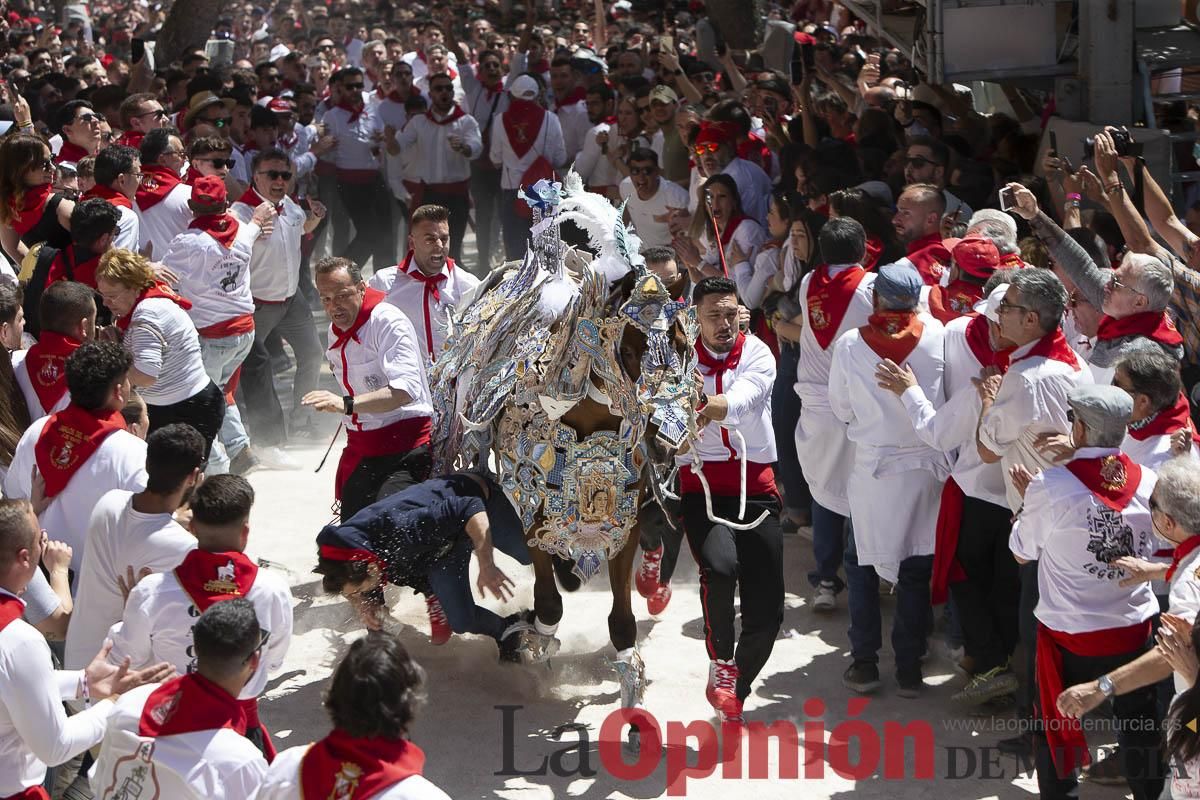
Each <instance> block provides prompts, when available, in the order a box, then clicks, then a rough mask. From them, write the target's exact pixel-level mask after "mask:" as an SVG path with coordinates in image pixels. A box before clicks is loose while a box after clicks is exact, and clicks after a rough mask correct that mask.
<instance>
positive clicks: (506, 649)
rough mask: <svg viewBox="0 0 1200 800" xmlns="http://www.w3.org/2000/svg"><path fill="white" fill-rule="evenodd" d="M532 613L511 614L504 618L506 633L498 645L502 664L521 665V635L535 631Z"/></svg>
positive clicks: (501, 636) (502, 635) (501, 635)
mask: <svg viewBox="0 0 1200 800" xmlns="http://www.w3.org/2000/svg"><path fill="white" fill-rule="evenodd" d="M532 614H533V612H532V611H528V612H521V613H517V614H510V615H508V616H507V617H505V618H504V633H502V634H500V640H499V641H498V642H496V644H497V645H498V646H499V647H500V663H501V664H520V663H521V653H520V649H521V634H522V633H524V632H525V631H529V630H533V621H532Z"/></svg>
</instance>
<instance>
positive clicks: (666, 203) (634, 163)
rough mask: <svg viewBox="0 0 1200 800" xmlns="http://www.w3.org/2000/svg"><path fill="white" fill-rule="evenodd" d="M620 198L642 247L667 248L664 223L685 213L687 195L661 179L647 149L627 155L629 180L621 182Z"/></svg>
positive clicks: (668, 235)
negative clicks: (677, 213)
mask: <svg viewBox="0 0 1200 800" xmlns="http://www.w3.org/2000/svg"><path fill="white" fill-rule="evenodd" d="M621 199H622V200H624V201H625V203H626V205H625V216H626V219H627V220H628V221H629V222H631V223H633V228H634V230H635V231H636V232H637V235H638V238H639V239H641V240H642V247H670V245H671V240H672V236H671V231H670V228H669V227H668V226H667V220H669V219H670V218H671V215H672V214H674V213H675V212H678V211H686V210H687V203H688V194H687V190H686V189H684V188H683V187H682V186H680V185H679V184H677V183H671V182H670V181H669V180H667V179H666V178H664V177H663V176H662V170H661V169H659V164H658V156H657V155H656V154H655V152H654V151H653V150H651V149H650V148H648V147H638V148H636V149H634V150H633V152H631V153H630V154H629V177H628V178H625V179H624V180H622V181H621Z"/></svg>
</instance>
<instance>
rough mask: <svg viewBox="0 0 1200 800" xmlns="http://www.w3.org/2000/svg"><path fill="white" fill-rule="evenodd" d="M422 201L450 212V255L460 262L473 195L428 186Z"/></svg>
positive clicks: (456, 261)
mask: <svg viewBox="0 0 1200 800" xmlns="http://www.w3.org/2000/svg"><path fill="white" fill-rule="evenodd" d="M421 203H422V205H424V204H427V203H432V204H433V205H439V206H445V207H446V210H447V211H449V212H450V257H451V258H453V259H454V261H455V263H458V262H459V261H461V260H462V243H463V236H465V235H466V233H467V221H468V219H469V218H470V216H471V196H470V195H469V194H463V193H456V192H439V191H437V190H435V189H430V188H429V187H428V186H426V187H425V192H424V193H423V194H422V195H421ZM377 269H378V268H377Z"/></svg>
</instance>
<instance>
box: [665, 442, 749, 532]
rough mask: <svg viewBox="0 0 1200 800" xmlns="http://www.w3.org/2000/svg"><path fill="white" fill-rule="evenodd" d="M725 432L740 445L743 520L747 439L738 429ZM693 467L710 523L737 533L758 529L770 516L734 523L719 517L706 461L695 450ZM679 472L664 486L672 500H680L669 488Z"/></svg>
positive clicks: (739, 512) (674, 471)
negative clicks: (705, 474)
mask: <svg viewBox="0 0 1200 800" xmlns="http://www.w3.org/2000/svg"><path fill="white" fill-rule="evenodd" d="M722 427H724V426H722ZM725 430H727V431H729V432H730V433H731V434H732V435H733V436H735V437H736V438H737V443H738V447H737V452H738V462H739V466H740V467H741V492H740V493H739V495H738V518H739V519H741V518H743V517H745V516H746V439H745V437H744V436H742V433H741V431H739V430H737V429H736V428H725ZM691 466H692V471H693V472H694V473H696V477H697V478H699V479H700V486H701V487H702V488H703V489H704V510H705V513H706V514H707V515H708V521H709V522H715V523H717V524H719V525H724V526H726V527H727V528H730V529H731V530H735V531H749V530H754V529H755V528H757V527H758V526H759V525H760V524H762V521H763V520H764V519H766V518H767V517H768V516H770V514H771V512H770V511H764V512H762V513H761V514H760V515H759V517H758V519H756V520H754V521H753V522H733V521H731V520H727V519H722V518H721V517H718V516H717V515H716V514H714V513H713V507H712V489H711V488H709V485H708V478H706V477H704V461H703V460H702V459H701V458H700V454H699V453H697V452H696V450H695V449H694V448H693V449H692V464H691ZM678 471H679V468H678V467H676V468H675V469H673V470H672V471H671V474H670V475H668V476H667V482H666V485H664V486H663V488H662V493H663V495H664V496H666V497H668V498H670V499H671V500H679V499H680V498H679V495H677V494H674V493H673V492H671V490H670V489H669V488H667V487H668V486H670V484H671V480H672V479H673V478H674V477H675V473H677V472H678Z"/></svg>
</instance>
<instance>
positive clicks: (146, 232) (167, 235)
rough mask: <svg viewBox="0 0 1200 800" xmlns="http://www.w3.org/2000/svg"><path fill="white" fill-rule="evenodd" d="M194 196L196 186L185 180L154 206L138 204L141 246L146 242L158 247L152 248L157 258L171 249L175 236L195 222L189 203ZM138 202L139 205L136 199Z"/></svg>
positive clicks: (139, 242) (139, 245)
mask: <svg viewBox="0 0 1200 800" xmlns="http://www.w3.org/2000/svg"><path fill="white" fill-rule="evenodd" d="M191 199H192V187H191V186H189V185H188V184H186V183H181V184H179V185H178V186H176V187H175V188H173V189H171V191H170V192H168V193H167V196H166V197H164V198H163V199H162V200H160V201H159V202H157V203H155V204H154V205H152V206H151V207H150V208H148V209H146V210H144V211H143V210H142V209H141V208H140V207H138V209H137V214H138V220H139V233H138V249H139V250H145V249H146V245H151V246H152V247H153V248H154V249H153V251H152V252H151V256H152V257H153V258H159V257H160V256H161V255H162V254H163V253H165V252H167V247H168V246H170V244H171V240H172V239H174V238H175V237H176V236H178V235H179V234H181V233H183V232H184V231H185V230H187V226H188V225H190V224H191V223H192V209H191V208H189V207H188V201H189V200H191ZM134 206H135V207H136V206H137V203H136V202H135V203H134Z"/></svg>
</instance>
